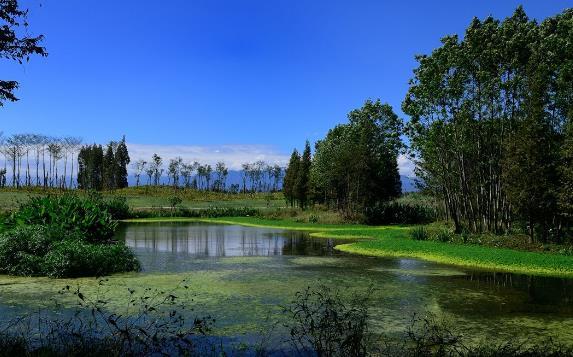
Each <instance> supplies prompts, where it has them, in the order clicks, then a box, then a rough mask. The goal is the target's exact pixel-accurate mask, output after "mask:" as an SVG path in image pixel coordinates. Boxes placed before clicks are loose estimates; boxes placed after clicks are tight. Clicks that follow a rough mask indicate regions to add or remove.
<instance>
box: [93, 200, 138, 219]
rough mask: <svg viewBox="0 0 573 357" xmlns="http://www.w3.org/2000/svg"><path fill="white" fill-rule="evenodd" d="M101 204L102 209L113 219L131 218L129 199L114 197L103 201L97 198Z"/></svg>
mask: <svg viewBox="0 0 573 357" xmlns="http://www.w3.org/2000/svg"><path fill="white" fill-rule="evenodd" d="M96 200H98V201H99V202H101V206H102V208H103V209H104V210H105V211H107V212H109V214H111V217H112V218H113V219H126V218H129V216H130V210H129V205H128V204H127V199H126V198H125V197H123V196H114V197H113V198H112V199H110V200H102V199H101V198H96Z"/></svg>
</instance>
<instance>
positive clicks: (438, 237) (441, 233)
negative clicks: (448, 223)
mask: <svg viewBox="0 0 573 357" xmlns="http://www.w3.org/2000/svg"><path fill="white" fill-rule="evenodd" d="M430 238H431V240H435V241H438V242H442V243H447V242H451V241H452V240H454V234H453V233H452V232H450V231H449V230H447V229H438V230H437V231H435V232H432V234H431V235H430Z"/></svg>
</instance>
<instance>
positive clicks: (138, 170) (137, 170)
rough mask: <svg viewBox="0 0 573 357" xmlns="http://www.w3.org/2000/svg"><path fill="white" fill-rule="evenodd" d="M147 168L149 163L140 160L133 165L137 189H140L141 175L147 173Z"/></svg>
mask: <svg viewBox="0 0 573 357" xmlns="http://www.w3.org/2000/svg"><path fill="white" fill-rule="evenodd" d="M146 167H147V161H145V160H143V159H139V160H137V161H136V162H134V163H133V170H134V172H133V175H134V176H135V187H139V183H140V179H141V174H142V173H143V172H144V171H145V168H146Z"/></svg>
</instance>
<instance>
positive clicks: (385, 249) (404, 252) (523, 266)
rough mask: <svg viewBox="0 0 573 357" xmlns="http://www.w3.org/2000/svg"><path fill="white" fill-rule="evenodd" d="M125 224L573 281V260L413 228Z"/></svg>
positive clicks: (246, 222) (254, 222) (256, 222)
mask: <svg viewBox="0 0 573 357" xmlns="http://www.w3.org/2000/svg"><path fill="white" fill-rule="evenodd" d="M121 222H125V223H167V222H182V223H183V222H203V223H216V224H236V225H242V226H247V227H258V228H272V229H284V230H296V231H306V232H309V235H310V236H312V237H315V238H333V239H359V241H357V242H352V243H346V244H339V245H337V246H335V248H334V249H336V250H339V251H342V252H346V253H351V254H359V255H366V256H375V257H394V258H413V259H420V260H424V261H429V262H434V263H439V264H447V265H453V266H458V267H466V268H473V269H481V270H487V271H497V272H506V273H515V274H527V275H537V276H547V277H555V278H569V279H571V278H573V257H570V256H565V255H558V254H550V253H537V252H525V251H519V250H512V249H507V248H493V247H485V246H479V245H469V244H467V245H464V244H453V243H441V242H434V241H415V240H412V239H410V238H409V229H410V227H411V226H398V225H396V226H365V225H357V224H356V225H355V224H346V225H340V224H333V225H328V224H322V225H321V224H313V223H301V222H292V221H286V220H268V219H263V218H258V217H221V218H185V217H159V218H138V219H126V220H122V221H121Z"/></svg>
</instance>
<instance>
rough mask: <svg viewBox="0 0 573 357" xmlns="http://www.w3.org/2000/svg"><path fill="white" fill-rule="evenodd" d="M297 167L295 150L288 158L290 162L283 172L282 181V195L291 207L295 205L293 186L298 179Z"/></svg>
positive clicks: (297, 157) (298, 160)
mask: <svg viewBox="0 0 573 357" xmlns="http://www.w3.org/2000/svg"><path fill="white" fill-rule="evenodd" d="M299 166H300V154H299V153H298V151H297V150H296V149H294V150H293V152H292V154H291V156H290V161H289V163H288V167H287V168H286V170H285V176H284V179H283V194H284V196H285V199H286V201H287V202H288V204H289V205H290V206H291V207H293V206H294V204H295V184H296V179H297V177H298V169H299Z"/></svg>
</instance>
